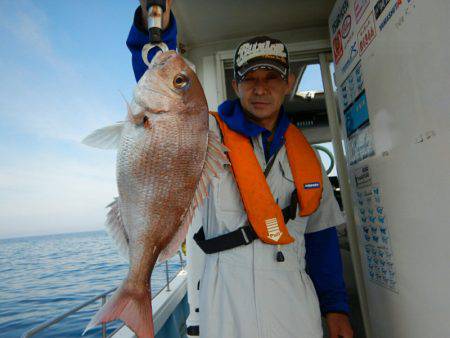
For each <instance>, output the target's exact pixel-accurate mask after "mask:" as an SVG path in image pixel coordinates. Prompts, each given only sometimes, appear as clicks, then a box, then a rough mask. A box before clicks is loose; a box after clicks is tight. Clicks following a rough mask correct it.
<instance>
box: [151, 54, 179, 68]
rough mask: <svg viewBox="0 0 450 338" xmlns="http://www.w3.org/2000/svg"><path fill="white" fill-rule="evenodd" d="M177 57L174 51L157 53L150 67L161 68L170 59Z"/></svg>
mask: <svg viewBox="0 0 450 338" xmlns="http://www.w3.org/2000/svg"><path fill="white" fill-rule="evenodd" d="M176 56H177V53H176V52H175V51H168V52H165V53H158V55H157V56H156V58H155V59H154V61H153V62H152V65H153V66H154V67H158V68H159V67H163V66H164V65H165V64H166V63H167V62H168V61H169V60H170V59H172V58H174V57H176Z"/></svg>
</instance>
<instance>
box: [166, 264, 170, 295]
mask: <svg viewBox="0 0 450 338" xmlns="http://www.w3.org/2000/svg"><path fill="white" fill-rule="evenodd" d="M166 282H167V284H166V285H167V290H166V291H170V286H169V284H170V280H169V262H168V261H166Z"/></svg>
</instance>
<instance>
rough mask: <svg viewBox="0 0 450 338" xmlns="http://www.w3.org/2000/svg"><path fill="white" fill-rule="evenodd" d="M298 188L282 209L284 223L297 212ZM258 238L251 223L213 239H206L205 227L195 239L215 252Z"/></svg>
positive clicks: (203, 246) (204, 249) (206, 248)
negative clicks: (289, 201) (288, 203)
mask: <svg viewBox="0 0 450 338" xmlns="http://www.w3.org/2000/svg"><path fill="white" fill-rule="evenodd" d="M297 201H298V198H297V190H294V191H293V192H292V195H291V203H290V205H288V206H287V207H286V208H284V209H283V210H281V211H282V213H283V218H284V223H287V222H288V221H289V220H291V219H294V218H295V217H296V213H297ZM257 238H258V235H257V234H256V232H255V230H253V228H252V227H251V226H250V225H245V226H243V227H240V228H239V229H237V230H234V231H232V232H229V233H227V234H224V235H221V236H217V237H214V238H211V239H205V232H204V230H203V227H201V228H200V230H199V231H198V232H197V233H196V234H195V235H194V240H195V242H196V243H197V244H198V246H199V247H200V248H201V249H202V250H203V252H204V253H206V254H213V253H217V252H220V251H225V250H229V249H233V248H236V247H238V246H241V245H247V244H250V243H251V242H253V241H254V240H255V239H257Z"/></svg>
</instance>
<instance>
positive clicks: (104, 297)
mask: <svg viewBox="0 0 450 338" xmlns="http://www.w3.org/2000/svg"><path fill="white" fill-rule="evenodd" d="M105 303H106V295H103V297H102V307H103V305H105ZM102 338H106V323H102Z"/></svg>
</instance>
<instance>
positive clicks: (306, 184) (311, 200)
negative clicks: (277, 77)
mask: <svg viewBox="0 0 450 338" xmlns="http://www.w3.org/2000/svg"><path fill="white" fill-rule="evenodd" d="M211 114H212V115H213V116H214V117H215V118H216V120H217V122H218V124H219V127H220V130H221V132H222V135H223V143H224V145H225V146H226V147H227V148H228V149H229V152H228V156H229V158H230V162H231V168H232V171H233V175H234V178H235V180H236V183H237V186H238V189H239V193H240V195H241V198H242V202H243V204H244V208H245V211H246V213H247V216H248V220H249V222H250V224H251V226H252V228H253V229H254V230H255V232H256V234H257V235H258V237H259V239H260V240H261V241H263V242H265V243H268V244H288V243H292V242H293V241H294V238H293V237H292V236H290V234H289V231H288V229H287V227H286V225H285V223H284V219H283V214H282V212H281V209H280V207H279V206H278V204H277V203H276V202H275V200H274V198H273V195H272V192H271V191H270V188H269V185H268V184H267V181H266V178H265V176H264V173H263V171H262V169H261V166H260V165H259V162H258V160H257V158H256V156H255V153H254V152H253V148H252V145H251V143H250V140H249V139H248V138H247V137H246V136H244V135H241V134H239V133H237V132H235V131H233V130H232V129H230V128H228V126H227V125H226V123H225V122H224V121H223V120H222V119H221V118H220V117H219V114H218V113H216V112H211ZM284 137H285V140H286V143H285V147H286V152H287V156H288V160H289V166H290V168H291V171H292V176H293V177H294V183H295V187H296V188H297V195H298V200H299V204H300V212H299V214H300V216H308V215H311V214H312V213H313V212H314V211H315V210H317V208H318V207H319V204H320V199H321V197H322V190H323V186H322V183H323V182H322V168H321V165H320V162H319V161H318V159H317V157H316V154H315V152H314V150H313V149H312V147H311V146H310V145H309V143H308V141H307V140H306V138H305V137H304V136H303V134H302V133H301V132H300V130H299V129H298V128H296V127H295V126H294V125H292V124H290V125H289V127H288V129H287V130H286V133H285V134H284Z"/></svg>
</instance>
